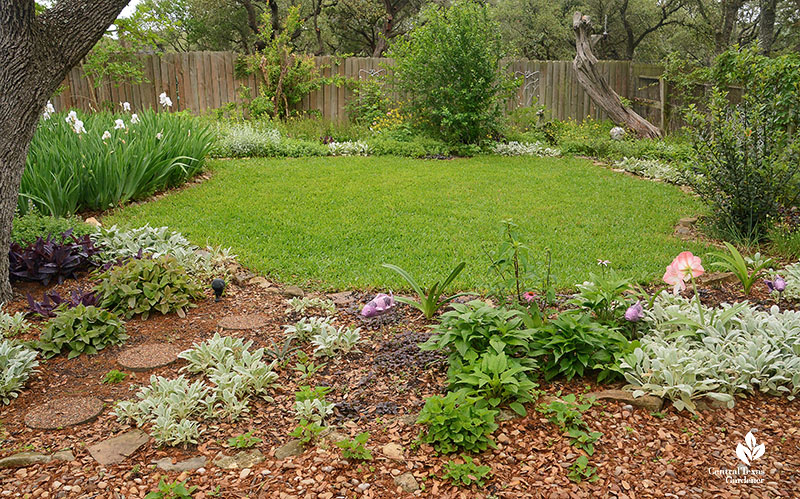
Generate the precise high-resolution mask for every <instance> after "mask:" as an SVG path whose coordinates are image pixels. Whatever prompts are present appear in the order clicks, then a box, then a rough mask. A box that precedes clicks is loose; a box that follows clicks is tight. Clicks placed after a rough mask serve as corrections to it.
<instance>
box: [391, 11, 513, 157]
mask: <svg viewBox="0 0 800 499" xmlns="http://www.w3.org/2000/svg"><path fill="white" fill-rule="evenodd" d="M389 57H391V58H393V59H394V60H395V64H394V66H393V68H392V69H393V71H394V81H395V85H396V86H397V88H398V89H399V90H400V92H401V93H403V95H405V96H406V97H405V98H407V99H408V101H407V106H406V107H407V110H408V111H409V113H410V114H411V116H412V117H413V119H414V121H415V123H416V124H417V126H419V127H420V128H423V129H425V130H426V131H428V132H429V133H431V134H433V135H434V136H435V137H437V138H442V139H444V140H445V141H448V142H451V143H463V144H475V143H479V142H482V141H484V140H485V139H486V138H487V137H488V136H492V135H495V134H496V133H497V132H498V130H499V126H500V119H501V116H502V110H501V103H502V101H503V99H504V98H505V97H506V96H508V95H510V92H511V90H512V89H514V88H515V87H516V85H515V83H516V82H515V81H514V80H513V79H511V78H509V77H508V76H507V73H505V72H504V71H503V64H502V61H501V59H502V58H503V57H504V52H503V48H502V43H501V37H500V30H499V28H498V25H497V24H496V22H495V21H494V20H493V19H492V18H491V14H490V12H489V8H488V7H487V6H485V5H483V4H479V3H477V2H471V1H466V2H459V3H454V4H453V5H452V6H450V7H448V8H445V7H441V6H434V5H431V6H428V7H427V8H425V9H423V11H422V12H421V13H420V23H419V25H418V26H417V27H416V29H414V30H412V31H411V32H410V33H409V36H408V38H406V39H403V40H397V41H395V43H393V45H392V49H391V52H390V55H389Z"/></svg>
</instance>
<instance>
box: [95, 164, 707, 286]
mask: <svg viewBox="0 0 800 499" xmlns="http://www.w3.org/2000/svg"><path fill="white" fill-rule="evenodd" d="M210 169H211V170H212V173H213V176H212V178H211V179H210V180H208V181H206V182H205V183H203V184H200V185H197V186H193V187H191V188H188V189H185V190H183V191H180V192H177V193H174V194H171V195H168V196H165V197H164V198H161V199H159V200H157V201H154V202H149V203H145V204H141V205H136V206H129V207H126V208H123V209H120V210H117V211H116V212H114V213H112V214H110V215H108V216H106V217H104V220H103V223H104V225H106V226H108V225H111V224H118V225H120V226H125V227H133V226H140V225H144V224H145V223H149V224H150V225H153V226H162V225H167V226H169V227H170V228H172V229H174V230H178V231H180V232H182V233H183V234H185V235H186V236H187V237H188V238H190V239H191V240H193V241H194V242H195V243H197V244H201V245H202V244H206V243H210V244H213V245H223V246H230V247H231V248H232V249H233V252H234V253H235V254H237V255H238V257H239V260H240V262H241V263H242V264H243V265H244V266H246V267H248V268H250V269H253V270H254V271H257V272H260V273H263V274H265V275H267V276H269V277H271V278H273V279H275V280H277V281H279V282H284V283H293V284H301V285H302V284H314V285H317V286H321V287H323V288H325V289H350V288H365V287H374V288H380V289H394V290H401V289H407V288H408V286H407V285H406V284H405V282H403V281H402V279H401V278H400V277H399V276H398V275H396V274H394V273H393V272H392V271H390V270H388V269H385V268H382V267H381V264H382V263H384V262H389V263H394V264H396V265H399V266H401V267H403V268H405V269H406V270H408V271H409V272H410V273H411V274H412V275H413V276H415V277H417V280H418V281H419V282H421V283H423V284H427V283H431V282H433V281H434V280H439V279H442V278H443V277H444V276H446V275H447V274H448V273H449V272H450V270H451V269H452V268H453V267H454V266H455V265H456V264H457V263H458V262H460V261H466V262H467V267H466V269H465V271H464V272H463V273H462V274H461V276H460V277H459V278H458V279H457V281H456V282H455V286H456V288H458V289H461V290H482V289H486V287H487V279H488V278H489V277H490V274H489V272H488V270H487V269H488V264H489V260H488V257H487V254H486V251H487V250H488V249H490V248H494V247H495V246H496V244H497V242H498V241H499V238H500V234H501V224H500V222H501V220H503V219H509V218H510V219H512V220H513V221H514V222H515V223H517V224H518V225H519V227H520V234H521V236H522V239H523V240H524V241H525V242H526V243H527V244H528V245H529V246H530V247H531V248H532V249H533V251H534V253H535V254H536V255H539V256H540V260H541V262H542V263H541V264H540V265H539V266H537V267H538V270H539V271H540V272H541V273H542V274H544V270H545V267H544V261H545V255H546V250H547V249H550V250H551V251H552V268H553V273H554V275H555V277H556V283H557V286H558V287H559V288H572V287H573V286H574V285H575V284H576V283H579V282H583V281H584V280H585V279H587V278H588V276H589V274H590V273H591V272H598V265H597V260H598V259H603V260H609V261H611V265H612V267H613V268H614V269H616V270H617V271H618V272H619V273H621V274H622V275H625V276H629V277H632V278H634V279H636V280H639V281H649V280H652V279H654V278H658V277H660V276H661V275H662V274H663V272H664V268H665V267H666V266H667V265H668V264H669V263H670V261H672V259H673V258H674V257H675V255H677V254H678V253H679V252H680V251H682V250H686V249H688V250H692V251H694V252H700V253H701V254H702V253H703V251H704V250H703V247H702V246H700V245H699V244H694V243H686V242H683V241H680V240H677V239H675V238H673V237H672V232H673V228H674V226H675V224H676V223H677V221H678V220H679V219H680V218H681V217H684V216H691V215H695V214H698V213H699V212H700V211H701V206H700V204H699V203H698V201H697V200H695V199H693V198H692V197H690V196H688V195H686V194H685V193H683V192H681V191H680V189H678V188H677V187H674V186H672V185H667V184H663V183H656V182H651V181H647V180H643V179H639V178H633V177H630V176H627V175H623V174H620V173H616V172H612V171H610V170H608V169H605V168H602V167H599V166H596V165H593V164H592V163H591V162H590V161H587V160H583V159H575V158H555V159H554V158H505V157H494V156H484V157H476V158H471V159H456V160H451V161H436V160H415V159H405V158H391V157H367V158H363V157H357V158H349V157H347V158H300V159H250V160H236V161H233V160H229V161H216V162H212V163H211V164H210Z"/></svg>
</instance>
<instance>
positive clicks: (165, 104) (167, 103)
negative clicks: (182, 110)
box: [158, 92, 172, 107]
mask: <svg viewBox="0 0 800 499" xmlns="http://www.w3.org/2000/svg"><path fill="white" fill-rule="evenodd" d="M158 102H160V103H161V105H162V106H163V107H172V99H170V98H169V97H167V93H166V92H161V95H159V96H158Z"/></svg>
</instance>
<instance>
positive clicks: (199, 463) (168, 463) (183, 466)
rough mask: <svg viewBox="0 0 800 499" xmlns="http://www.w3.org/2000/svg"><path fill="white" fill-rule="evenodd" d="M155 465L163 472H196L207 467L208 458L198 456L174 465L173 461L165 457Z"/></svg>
mask: <svg viewBox="0 0 800 499" xmlns="http://www.w3.org/2000/svg"><path fill="white" fill-rule="evenodd" d="M153 464H155V465H156V466H157V467H158V469H160V470H162V471H167V472H170V471H172V472H177V473H183V472H184V471H194V470H196V469H198V468H202V467H204V466H205V465H206V458H205V457H204V456H198V457H193V458H190V459H186V460H184V461H180V462H177V463H175V464H172V459H170V458H168V457H165V458H162V459H159V460H158V461H153Z"/></svg>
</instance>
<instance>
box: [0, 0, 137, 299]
mask: <svg viewBox="0 0 800 499" xmlns="http://www.w3.org/2000/svg"><path fill="white" fill-rule="evenodd" d="M127 4H128V0H97V1H92V2H88V1H85V0H61V1H59V2H57V3H56V4H55V5H54V6H53V7H52V8H50V9H48V10H47V11H45V12H44V13H43V14H40V15H36V14H35V4H34V1H33V0H15V1H7V0H2V1H0V248H1V249H0V251H2V252H3V254H2V255H0V302H7V301H8V300H10V299H11V298H12V292H11V285H10V283H9V273H8V247H9V245H10V239H11V224H12V222H13V217H14V208H16V206H17V197H18V196H19V185H20V179H21V178H22V172H23V170H24V169H25V159H26V157H27V155H28V148H29V146H30V142H31V139H32V138H33V134H34V131H35V130H36V124H37V123H38V122H39V116H40V114H41V112H42V111H43V109H44V106H45V104H46V103H47V99H48V98H50V96H51V95H53V93H54V92H55V90H56V88H58V85H59V84H61V82H62V81H63V80H64V77H65V76H66V74H67V72H68V71H69V70H70V69H71V68H72V67H73V66H75V65H76V64H78V63H79V62H80V60H81V59H82V58H83V57H84V56H85V55H86V54H87V53H88V52H89V50H91V48H92V47H93V46H94V44H95V43H97V41H98V40H99V39H100V37H101V36H103V33H104V32H105V30H106V29H108V27H109V25H111V23H112V22H114V19H116V18H117V16H118V15H119V13H120V12H121V11H122V9H123V8H124V7H125V5H127Z"/></svg>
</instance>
